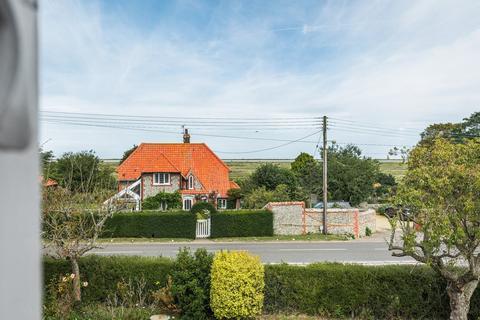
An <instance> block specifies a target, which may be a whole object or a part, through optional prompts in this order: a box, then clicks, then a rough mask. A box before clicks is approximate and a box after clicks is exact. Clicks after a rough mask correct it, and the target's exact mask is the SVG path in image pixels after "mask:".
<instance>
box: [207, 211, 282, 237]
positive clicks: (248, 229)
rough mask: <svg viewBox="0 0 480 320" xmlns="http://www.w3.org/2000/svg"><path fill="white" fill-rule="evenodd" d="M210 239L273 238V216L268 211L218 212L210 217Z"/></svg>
mask: <svg viewBox="0 0 480 320" xmlns="http://www.w3.org/2000/svg"><path fill="white" fill-rule="evenodd" d="M211 223H212V224H211V237H212V238H220V237H262V236H273V214H272V212H270V211H268V210H233V211H219V212H217V213H216V214H212V216H211Z"/></svg>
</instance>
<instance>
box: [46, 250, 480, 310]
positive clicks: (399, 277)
mask: <svg viewBox="0 0 480 320" xmlns="http://www.w3.org/2000/svg"><path fill="white" fill-rule="evenodd" d="M43 265H44V283H45V284H48V283H49V282H50V281H51V279H58V277H59V276H61V275H65V274H66V273H70V265H69V263H68V262H67V261H63V260H52V259H45V260H44V262H43ZM172 268H173V261H172V260H169V259H167V258H162V257H154V258H147V257H122V256H112V257H99V256H87V257H84V258H81V259H80V273H81V276H82V279H83V280H84V281H88V282H89V285H88V287H87V288H84V289H83V290H82V295H83V301H84V302H85V303H86V304H93V303H102V302H105V300H106V299H107V297H108V296H109V295H110V294H113V293H114V292H115V289H116V288H115V287H116V284H117V283H118V282H119V281H122V279H123V280H128V279H139V278H141V277H143V278H144V279H145V280H146V281H147V290H155V289H158V288H159V286H164V285H165V281H166V278H167V275H168V274H171V270H172ZM156 283H158V285H157V284H156ZM264 293H265V298H264V306H263V309H264V312H266V313H269V314H275V313H293V314H299V313H301V314H310V315H322V316H325V317H335V318H351V317H352V315H353V316H355V317H357V318H369V319H391V318H396V319H398V318H402V319H448V316H449V309H450V308H449V302H448V296H447V293H446V283H445V281H444V280H443V279H442V278H440V277H439V276H438V275H436V274H435V273H434V272H433V271H432V269H430V268H429V267H426V266H360V265H343V264H334V263H326V264H325V263H322V264H312V265H309V266H292V265H266V266H265V289H264ZM46 298H48V296H46ZM479 316H480V289H477V290H476V291H475V293H474V295H473V297H472V301H471V304H470V319H478V317H479Z"/></svg>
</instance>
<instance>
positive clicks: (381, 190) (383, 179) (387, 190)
mask: <svg viewBox="0 0 480 320" xmlns="http://www.w3.org/2000/svg"><path fill="white" fill-rule="evenodd" d="M375 180H376V183H375V184H374V189H375V196H376V197H378V198H381V197H384V196H386V195H390V194H392V192H394V190H395V188H396V186H397V182H396V180H395V177H394V176H392V175H391V174H387V173H383V172H379V173H378V174H377V177H376V179H375Z"/></svg>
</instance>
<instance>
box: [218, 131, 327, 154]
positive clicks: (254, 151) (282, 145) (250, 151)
mask: <svg viewBox="0 0 480 320" xmlns="http://www.w3.org/2000/svg"><path fill="white" fill-rule="evenodd" d="M320 132H322V131H321V130H320V131H316V132H314V133H311V134H309V135H306V136H304V137H302V138H299V139H296V140H292V141H290V142H287V143H283V144H281V145H278V146H275V147H270V148H265V149H257V150H249V151H233V152H231V151H219V150H215V152H218V153H227V154H246V153H257V152H263V151H269V150H274V149H278V148H282V147H285V146H287V145H289V144H292V143H295V142H300V141H302V140H304V139H306V138H309V137H311V136H314V135H316V134H318V133H320Z"/></svg>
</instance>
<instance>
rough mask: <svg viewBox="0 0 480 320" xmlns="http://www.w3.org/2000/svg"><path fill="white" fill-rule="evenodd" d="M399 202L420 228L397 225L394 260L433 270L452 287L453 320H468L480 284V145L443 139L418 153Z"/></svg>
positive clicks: (397, 221)
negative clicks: (404, 258) (405, 258)
mask: <svg viewBox="0 0 480 320" xmlns="http://www.w3.org/2000/svg"><path fill="white" fill-rule="evenodd" d="M395 202H396V204H397V205H398V206H400V207H402V208H404V209H403V210H400V211H404V210H405V208H408V209H409V211H410V212H411V216H412V220H413V221H414V222H415V226H416V227H415V226H413V224H412V223H411V222H410V221H402V219H399V218H394V219H392V220H391V223H392V230H393V231H392V234H391V238H390V245H389V248H390V250H393V255H394V256H410V257H413V258H414V259H415V260H417V261H420V262H423V263H426V264H428V265H430V266H432V268H433V269H434V270H435V271H436V272H438V274H440V275H441V276H442V277H444V278H445V280H446V281H447V293H448V296H449V298H450V308H451V316H450V319H467V314H468V310H469V307H470V298H471V296H472V294H473V292H474V291H475V289H476V288H477V285H478V282H479V278H480V252H479V250H478V249H479V245H480V140H478V139H477V140H468V141H465V142H464V143H462V144H458V143H454V142H452V141H449V140H447V139H442V138H437V139H435V140H434V141H433V142H432V143H431V144H427V145H425V144H420V145H418V146H417V147H415V149H414V150H413V151H412V153H411V156H410V159H409V162H408V171H407V174H406V176H405V177H404V178H403V180H402V182H401V184H400V185H399V187H398V190H397V196H396V200H395ZM399 214H400V213H399ZM403 220H405V219H403ZM407 220H408V219H407ZM397 228H399V229H400V230H401V233H400V234H399V235H397V234H396V233H397V230H398V229H397Z"/></svg>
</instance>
